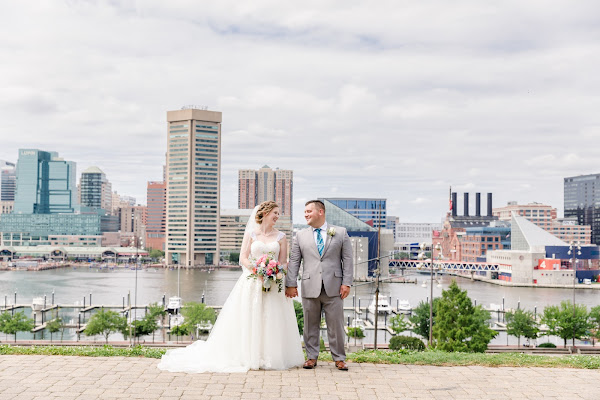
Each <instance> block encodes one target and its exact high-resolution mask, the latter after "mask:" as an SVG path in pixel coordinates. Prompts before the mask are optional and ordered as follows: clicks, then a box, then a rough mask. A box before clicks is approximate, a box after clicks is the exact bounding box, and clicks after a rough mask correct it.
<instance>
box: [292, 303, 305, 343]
mask: <svg viewBox="0 0 600 400" xmlns="http://www.w3.org/2000/svg"><path fill="white" fill-rule="evenodd" d="M294 311H295V312H296V322H297V323H298V332H300V334H301V335H302V333H303V332H304V310H302V303H300V302H299V301H296V300H294Z"/></svg>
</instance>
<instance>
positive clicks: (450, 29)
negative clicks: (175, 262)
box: [0, 1, 600, 222]
mask: <svg viewBox="0 0 600 400" xmlns="http://www.w3.org/2000/svg"><path fill="white" fill-rule="evenodd" d="M193 4H194V3H189V4H188V5H186V4H185V3H184V2H181V3H179V2H178V3H176V4H175V5H172V4H171V3H170V4H169V5H161V4H160V3H152V2H148V3H144V5H143V6H141V5H140V6H136V4H135V3H127V2H123V3H118V4H113V5H105V4H92V3H52V4H51V5H49V4H46V5H37V6H36V7H33V6H31V5H28V4H26V3H23V4H21V3H7V4H3V5H0V11H1V12H0V21H1V22H2V24H0V29H2V33H4V35H3V37H5V40H4V41H3V43H2V44H0V48H2V50H4V52H5V53H7V54H11V57H8V58H7V60H6V62H5V63H4V64H3V72H4V73H3V74H1V76H0V82H1V83H2V86H3V88H5V91H4V93H5V96H4V98H3V99H2V100H1V103H0V118H2V119H3V121H4V122H5V124H4V126H5V128H4V129H5V130H4V132H5V134H4V135H3V140H2V143H3V146H2V147H1V149H0V159H3V160H6V161H10V162H16V161H17V157H18V149H19V148H37V149H42V150H47V151H55V150H60V154H61V156H63V157H64V158H65V159H68V160H72V161H75V162H77V171H78V176H79V172H80V171H84V170H85V169H87V168H88V167H90V166H98V167H100V168H101V169H102V170H103V171H104V172H105V173H106V176H107V178H108V179H109V180H110V181H111V183H112V184H113V190H116V191H118V192H119V193H124V194H128V195H131V196H134V197H136V198H137V199H138V202H139V203H144V204H145V203H146V200H145V199H146V184H147V182H148V181H158V180H160V178H161V176H162V166H163V164H164V159H165V157H164V154H165V151H166V146H167V144H166V140H165V138H164V131H165V121H164V113H165V111H166V110H176V109H179V108H181V107H182V106H184V105H186V104H189V103H196V104H198V103H200V105H202V106H204V105H206V106H208V107H209V109H214V110H219V111H222V112H223V114H224V115H225V116H226V118H225V121H224V124H223V143H222V149H223V152H222V166H221V168H222V176H221V208H235V206H236V204H237V183H238V180H237V172H238V170H239V169H247V168H256V167H257V166H260V165H264V164H268V165H279V166H285V168H286V169H290V170H293V171H294V192H295V193H294V214H295V222H302V210H303V205H304V202H305V201H306V200H308V199H311V198H317V197H324V198H329V197H377V198H387V199H388V210H387V211H388V213H389V214H390V215H394V216H398V217H399V218H400V220H401V221H406V222H438V221H440V220H441V219H442V218H443V216H444V213H445V211H446V210H447V206H446V205H447V201H448V196H447V190H448V187H449V186H452V188H453V189H454V190H456V191H457V192H459V193H462V192H465V191H468V192H482V193H487V192H492V193H494V196H495V197H494V198H495V203H496V204H506V203H507V202H508V201H517V202H518V203H530V202H534V201H535V202H540V203H544V204H550V205H552V206H553V207H556V208H557V209H558V211H559V215H562V214H563V179H564V178H565V177H569V176H577V175H587V174H595V173H598V172H600V168H598V167H597V164H596V162H595V155H594V149H595V147H596V146H595V145H597V144H598V143H599V142H600V128H599V127H600V123H598V121H597V117H596V115H595V109H597V106H598V104H597V103H598V102H599V101H600V100H598V99H597V96H595V92H596V86H597V83H596V82H597V80H596V79H595V69H594V67H593V66H594V64H595V59H596V58H597V57H598V55H597V54H598V52H597V51H596V50H597V47H598V45H597V43H596V42H597V40H596V38H597V37H598V35H599V34H600V28H599V27H598V26H597V24H595V21H594V15H597V13H598V11H600V6H599V5H596V4H592V5H588V6H584V5H581V6H580V7H577V8H574V7H572V6H571V5H570V3H569V2H553V3H552V6H551V7H550V6H548V5H544V4H545V3H537V4H538V5H537V6H536V5H535V4H536V3H528V4H519V5H516V4H508V3H503V4H494V5H489V4H483V3H480V2H475V1H463V2H460V3H459V5H457V6H456V7H453V8H452V9H450V8H448V6H447V5H446V4H445V3H441V2H424V3H419V4H413V5H411V4H404V5H403V6H402V7H398V6H397V5H396V3H393V2H390V3H385V2H382V3H378V5H377V7H371V6H369V5H359V4H356V5H354V6H353V7H352V8H346V9H344V10H343V11H342V10H341V9H340V8H339V4H337V3H335V2H331V3H322V4H320V5H318V6H316V5H311V6H308V7H307V8H305V9H303V12H302V13H297V12H295V11H294V10H291V9H287V8H286V7H285V6H284V5H278V4H277V3H268V2H265V3H256V4H252V5H248V6H247V7H245V8H242V7H240V6H239V5H237V4H235V3H227V2H225V3H219V4H215V5H207V6H206V7H203V8H202V9H198V8H197V7H194V6H193ZM438 9H441V10H442V11H444V12H437V13H435V14H436V15H439V16H435V17H434V11H433V10H436V11H440V10H438ZM375 21H376V23H375ZM75 31H76V32H78V34H77V35H72V32H75ZM182 37H185V38H194V37H202V38H203V40H202V52H200V51H198V52H193V51H192V52H186V53H187V55H186V57H184V58H181V57H180V56H179V55H180V54H181V53H182V52H181V50H182V49H183V48H187V47H188V46H189V43H190V41H189V40H183V41H182V40H181V38H182ZM124 38H126V39H125V40H124ZM192 43H193V41H192ZM184 46H185V47H184ZM206 53H210V54H212V57H206ZM198 71H202V73H198ZM21 121H27V124H23V123H21Z"/></svg>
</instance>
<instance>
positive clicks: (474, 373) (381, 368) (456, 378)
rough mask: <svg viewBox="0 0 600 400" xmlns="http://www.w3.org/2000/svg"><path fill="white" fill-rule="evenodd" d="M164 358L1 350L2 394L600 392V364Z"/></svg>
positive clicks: (528, 395) (564, 396)
mask: <svg viewBox="0 0 600 400" xmlns="http://www.w3.org/2000/svg"><path fill="white" fill-rule="evenodd" d="M157 364H158V360H156V359H150V358H124V357H97V358H95V357H67V356H0V400H16V399H27V400H32V399H44V400H45V399H52V398H58V399H85V400H91V399H165V400H168V399H172V400H175V399H180V400H182V399H278V398H293V399H294V398H303V399H304V398H306V399H323V400H329V399H331V400H334V399H361V400H365V399H530V400H533V399H552V398H557V399H558V398H560V399H561V400H570V399H590V400H591V399H597V398H598V392H597V390H596V388H595V387H596V382H597V381H598V378H599V377H600V374H599V373H598V371H597V370H582V369H559V368H512V367H511V368H503V367H500V368H488V367H474V366H471V367H434V366H418V365H380V364H356V363H351V364H350V371H348V372H342V371H337V370H336V369H335V368H334V366H333V364H332V363H320V364H319V366H318V367H317V368H316V369H315V370H304V369H301V368H296V369H291V370H288V371H250V372H248V373H243V374H211V373H207V374H183V373H170V372H163V371H159V370H158V369H157V368H156V365H157Z"/></svg>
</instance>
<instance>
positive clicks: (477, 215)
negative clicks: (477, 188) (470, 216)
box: [475, 193, 481, 217]
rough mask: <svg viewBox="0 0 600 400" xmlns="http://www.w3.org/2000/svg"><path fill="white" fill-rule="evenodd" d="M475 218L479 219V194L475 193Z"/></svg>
mask: <svg viewBox="0 0 600 400" xmlns="http://www.w3.org/2000/svg"><path fill="white" fill-rule="evenodd" d="M475 216H476V217H481V193H475Z"/></svg>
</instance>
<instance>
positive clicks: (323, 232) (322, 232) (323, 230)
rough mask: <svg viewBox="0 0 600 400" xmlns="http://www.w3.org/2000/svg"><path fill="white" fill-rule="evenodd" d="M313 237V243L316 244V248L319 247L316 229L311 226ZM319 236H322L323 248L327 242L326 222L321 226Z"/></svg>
mask: <svg viewBox="0 0 600 400" xmlns="http://www.w3.org/2000/svg"><path fill="white" fill-rule="evenodd" d="M312 230H313V237H314V238H315V244H316V245H317V249H318V248H319V243H318V242H317V229H316V228H312ZM321 237H322V238H323V249H325V245H326V244H327V222H325V223H324V224H323V226H321Z"/></svg>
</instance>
